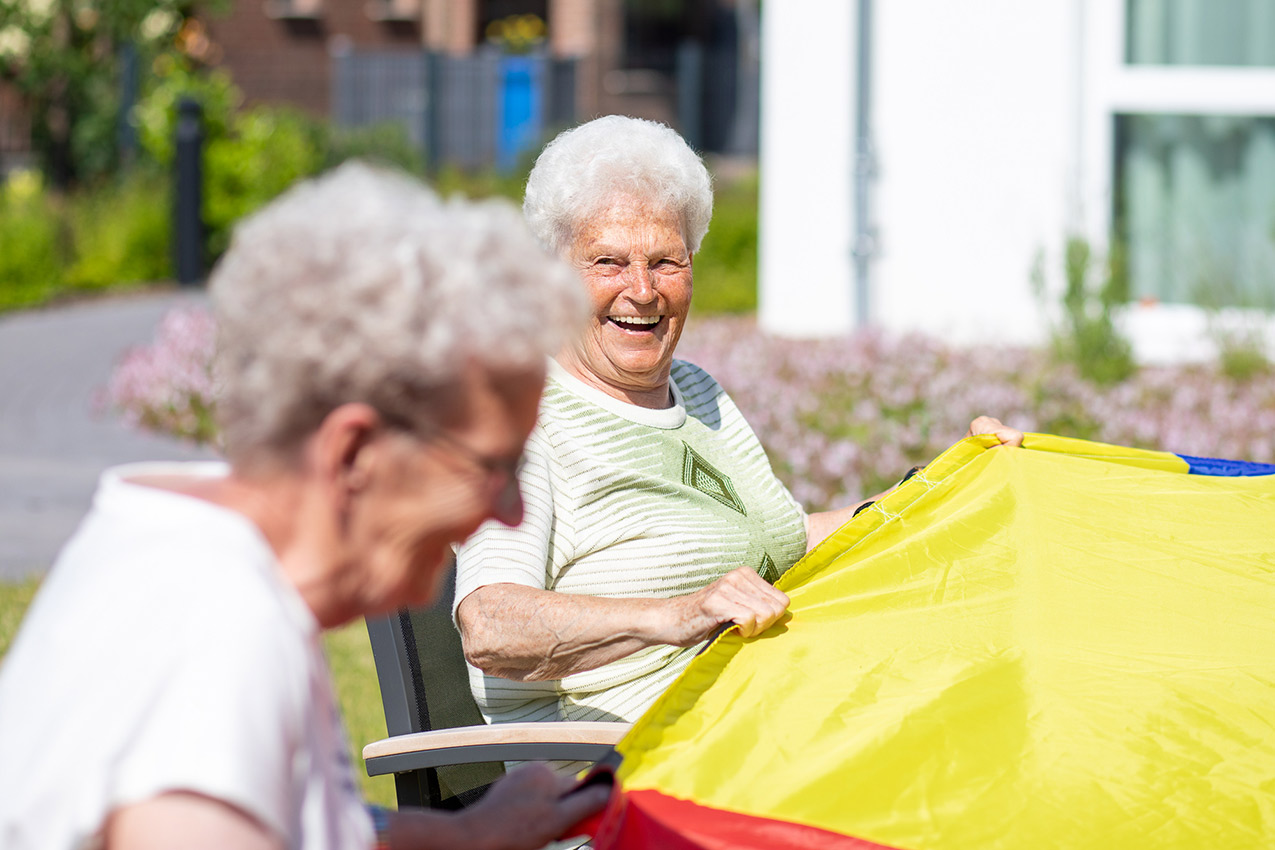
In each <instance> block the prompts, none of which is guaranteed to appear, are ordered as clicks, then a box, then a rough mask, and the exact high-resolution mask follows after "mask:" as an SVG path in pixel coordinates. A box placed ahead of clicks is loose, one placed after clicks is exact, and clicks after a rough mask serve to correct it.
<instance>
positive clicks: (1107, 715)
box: [619, 434, 1275, 850]
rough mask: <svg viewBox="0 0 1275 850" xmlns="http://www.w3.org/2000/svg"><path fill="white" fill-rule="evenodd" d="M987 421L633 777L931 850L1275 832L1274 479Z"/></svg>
mask: <svg viewBox="0 0 1275 850" xmlns="http://www.w3.org/2000/svg"><path fill="white" fill-rule="evenodd" d="M990 443H991V440H990V438H972V439H967V440H965V441H963V442H961V443H958V444H957V445H956V446H954V447H952V448H951V449H949V450H948V451H947V452H945V453H944V454H943V455H942V456H940V457H939V458H938V459H937V460H936V461H935V462H934V463H932V464H931V465H930V466H929V467H927V468H926V469H925V470H923V472H922V473H920V474H918V475H917V476H915V477H913V478H912V479H910V480H909V481H907V482H906V483H904V484H903V485H902V486H900V487H899V488H898V489H896V490H895V491H893V492H892V493H891V494H890V495H889V496H887V497H886V498H884V499H882V500H881V501H880V502H879V503H877V504H876V505H874V506H873V507H872V508H870V509H868V510H866V511H864V512H862V513H860V514H859V516H857V517H856V518H855V519H853V520H852V521H850V522H849V523H847V524H846V525H845V526H844V527H842V528H841V529H840V530H839V531H837V532H836V533H835V534H833V535H832V536H831V537H830V538H829V539H828V540H826V541H825V542H824V543H822V544H821V545H820V546H819V547H817V548H816V550H815V551H814V552H812V553H811V554H810V555H808V556H807V557H806V558H804V559H803V560H802V561H800V562H799V563H798V564H797V565H796V566H795V567H794V568H793V569H792V570H790V571H789V572H788V573H787V574H786V575H785V576H784V577H783V578H782V579H781V581H780V583H779V585H778V586H779V587H780V588H781V589H783V590H784V591H785V592H787V593H788V594H789V596H790V597H791V599H792V605H791V609H790V615H789V617H788V618H787V619H786V621H784V622H782V623H781V624H779V625H777V626H775V627H774V628H772V629H771V630H769V631H768V632H767V633H766V634H764V635H762V636H760V637H758V638H755V639H751V640H744V639H742V638H740V637H739V636H738V634H736V633H735V632H733V631H731V632H727V633H726V634H725V635H723V636H722V637H721V638H720V639H718V640H717V641H716V642H715V643H714V644H713V645H712V646H711V647H710V648H709V649H708V650H707V651H706V652H705V653H704V654H702V655H701V656H700V657H699V658H698V659H696V661H695V662H694V663H692V665H691V666H690V667H689V668H688V669H687V671H686V672H685V673H684V675H683V676H682V677H681V678H680V679H679V680H678V681H677V682H676V683H675V684H674V686H673V687H672V688H671V689H670V690H669V691H668V692H667V693H666V694H665V695H664V696H663V697H662V698H661V699H660V700H659V701H658V702H657V703H656V704H655V705H654V706H653V707H652V708H651V710H650V711H649V712H648V713H647V714H646V715H645V716H644V717H643V718H642V719H641V720H640V721H639V722H638V723H637V724H636V725H635V727H634V729H633V730H632V732H631V733H630V734H629V735H628V737H626V739H625V740H624V741H623V742H622V743H621V745H620V751H621V753H622V754H623V756H624V763H623V765H622V767H621V769H620V771H619V779H620V782H621V784H622V787H623V789H624V791H625V792H634V791H638V790H641V789H653V790H656V791H658V792H660V793H661V794H662V795H668V796H669V797H673V798H678V799H681V800H684V801H692V802H693V803H695V804H698V805H699V806H703V807H708V808H711V809H716V810H723V811H726V812H734V813H742V814H746V815H750V816H756V817H760V818H770V819H774V820H777V821H784V822H791V823H796V824H802V825H805V826H811V827H817V828H820V829H824V830H829V831H831V832H835V833H839V834H842V835H847V836H853V837H856V838H860V839H864V840H866V841H870V842H876V843H879V844H882V845H886V846H888V847H897V848H908V850H957V848H961V850H965V848H979V849H980V850H991V848H1006V850H1027V848H1033V849H1034V848H1125V847H1128V848H1150V847H1154V848H1223V847H1225V848H1229V850H1235V848H1258V847H1262V848H1270V847H1275V476H1272V475H1263V476H1257V477H1247V478H1244V477H1234V478H1226V477H1211V476H1202V475H1189V474H1185V473H1186V472H1187V464H1186V463H1185V462H1184V461H1182V460H1181V459H1179V458H1178V457H1177V456H1175V455H1170V454H1166V453H1161V452H1147V451H1139V450H1134V449H1124V448H1119V447H1114V446H1104V445H1100V444H1096V443H1088V442H1084V441H1079V440H1068V439H1064V438H1059V437H1053V436H1048V435H1038V434H1031V435H1028V438H1027V443H1026V446H1025V448H1023V449H1013V448H1003V447H996V448H992V447H991V446H990Z"/></svg>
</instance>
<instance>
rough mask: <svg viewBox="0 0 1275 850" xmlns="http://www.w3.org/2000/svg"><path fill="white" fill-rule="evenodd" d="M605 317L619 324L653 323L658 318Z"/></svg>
mask: <svg viewBox="0 0 1275 850" xmlns="http://www.w3.org/2000/svg"><path fill="white" fill-rule="evenodd" d="M607 318H608V319H610V320H611V321H613V322H618V323H619V324H621V325H654V324H655V323H657V322H658V321H659V320H660V317H659V316H607Z"/></svg>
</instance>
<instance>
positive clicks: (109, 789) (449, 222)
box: [0, 165, 605, 850]
mask: <svg viewBox="0 0 1275 850" xmlns="http://www.w3.org/2000/svg"><path fill="white" fill-rule="evenodd" d="M212 296H213V303H214V307H215V311H216V315H217V320H218V325H219V333H220V340H219V352H218V371H219V377H220V381H221V383H222V384H223V391H222V394H221V396H220V399H219V404H218V408H217V411H218V415H219V419H220V425H221V428H222V434H223V437H224V441H225V449H226V454H227V457H228V458H229V466H228V467H227V466H223V465H221V464H181V465H167V464H164V465H161V464H142V465H137V466H130V467H122V468H119V469H115V470H111V471H108V472H107V473H106V474H105V475H104V476H103V479H102V483H101V486H100V489H99V490H98V493H97V496H96V500H95V502H94V506H93V509H92V511H91V513H90V514H89V516H88V518H87V519H86V520H85V522H84V524H83V525H82V526H81V528H80V530H79V531H78V532H77V534H76V535H75V537H74V538H73V539H72V540H71V542H70V543H69V544H68V545H67V547H66V548H65V549H64V550H63V552H62V554H61V556H60V557H59V559H58V562H57V564H56V565H55V566H54V568H53V570H52V572H51V573H50V575H49V576H48V579H47V581H46V582H45V584H44V587H43V588H42V589H41V591H40V594H39V597H38V598H37V600H36V602H35V604H34V606H33V607H32V610H31V612H30V614H29V616H28V618H27V621H26V623H25V624H24V626H23V628H22V630H21V632H20V634H19V635H18V638H17V641H16V644H15V646H14V648H13V651H12V653H11V654H10V655H9V657H8V658H7V659H6V661H5V665H4V670H3V676H0V845H3V846H4V847H6V848H10V849H11V850H12V848H26V847H31V848H36V847H39V848H45V847H90V846H92V847H97V846H106V847H134V846H137V847H141V846H146V847H186V848H191V847H209V848H214V847H215V848H225V847H236V848H258V847H260V848H268V847H269V848H278V847H306V848H337V847H340V848H354V847H371V846H373V844H374V843H375V846H377V847H380V846H386V843H387V844H388V846H395V847H489V846H496V847H528V848H530V847H538V846H541V845H542V844H544V843H545V841H547V840H548V839H550V838H553V837H554V836H555V834H556V833H557V832H558V831H559V830H561V829H563V828H564V827H565V826H567V825H569V824H570V823H573V822H575V821H576V820H578V819H579V818H580V817H581V816H583V815H584V814H587V813H588V812H589V811H590V810H592V809H594V808H596V807H597V806H598V805H599V804H600V803H601V802H602V801H601V799H599V793H601V794H603V795H604V794H605V792H593V793H590V792H582V793H581V794H578V795H572V796H570V797H567V798H566V799H561V795H562V794H563V791H564V787H563V784H564V783H563V781H562V780H561V779H559V778H558V777H556V776H555V775H554V774H552V773H551V772H549V771H548V770H547V769H545V768H543V767H537V768H532V769H530V770H525V771H520V772H515V773H513V774H511V775H510V777H509V778H508V779H506V780H504V781H503V782H501V783H499V784H497V785H496V786H494V788H493V790H492V791H491V792H490V794H489V795H488V796H487V797H486V798H484V799H483V800H482V801H481V802H480V803H479V804H477V805H476V806H475V807H473V808H471V809H470V810H468V811H467V812H465V813H462V814H458V815H438V814H429V813H421V812H417V813H387V812H383V811H373V812H369V811H368V810H367V809H365V808H364V806H363V805H362V803H361V801H360V800H359V799H358V794H357V791H356V786H355V782H354V777H353V775H352V772H351V765H350V761H349V758H348V755H347V751H346V741H345V737H344V733H343V731H342V729H341V724H340V721H339V718H338V712H337V708H336V703H335V701H334V699H333V693H332V685H331V682H330V679H329V673H328V669H327V664H326V662H325V660H324V656H323V649H322V644H321V642H320V640H319V637H320V636H319V632H320V630H322V629H326V628H332V627H335V626H340V625H341V624H343V623H347V622H349V621H350V620H352V619H354V618H356V617H360V616H362V615H365V614H372V613H377V612H384V611H388V610H391V609H394V608H397V607H400V606H404V605H417V604H423V603H426V602H428V601H429V600H430V599H431V598H432V597H433V596H434V595H435V593H436V588H437V585H438V581H439V576H440V573H441V571H442V570H443V569H444V563H445V562H446V559H447V558H448V556H449V555H450V547H451V545H452V544H453V543H455V542H457V541H460V540H463V539H464V538H465V537H466V536H467V535H468V534H470V533H471V532H472V531H474V529H476V528H477V527H478V525H479V524H480V523H482V522H483V521H484V520H488V519H494V520H496V521H499V522H503V523H517V522H518V521H519V520H520V519H521V517H522V503H521V501H520V497H519V492H518V485H517V481H516V479H515V470H516V465H517V463H518V459H519V457H520V456H521V454H522V449H523V443H524V441H525V439H526V437H527V434H528V433H529V432H530V431H531V428H532V426H533V424H534V422H535V418H536V407H537V403H538V401H539V398H540V394H541V389H542V386H543V380H544V360H545V356H546V354H547V353H548V352H550V351H553V350H556V349H557V348H558V347H559V346H560V345H561V343H562V341H563V340H564V334H565V333H570V332H573V330H574V327H575V320H577V319H578V318H579V314H578V310H579V309H580V308H581V307H582V304H581V298H580V293H579V282H578V281H577V280H576V279H575V277H574V275H572V273H571V272H570V270H569V269H567V268H565V267H564V266H562V265H561V264H560V263H558V262H557V261H556V260H554V259H553V258H551V257H549V256H548V255H546V254H544V253H543V252H542V250H541V249H540V248H539V247H538V246H537V245H536V244H535V242H534V241H533V240H532V238H531V237H530V235H528V234H527V233H526V230H525V227H524V226H523V224H522V222H521V221H519V220H518V216H517V213H516V212H515V211H514V210H512V209H509V208H502V207H499V206H478V205H469V204H457V203H453V204H449V205H443V204H440V203H439V202H438V201H437V200H436V199H435V198H434V197H433V196H432V195H431V194H429V193H428V192H427V191H426V190H425V189H424V188H423V187H421V186H419V185H417V184H415V183H413V182H410V181H408V180H407V179H406V178H402V177H397V176H393V175H390V174H386V173H382V172H377V171H374V170H371V169H368V168H366V167H364V166H357V165H354V166H346V167H344V168H342V169H341V170H339V171H338V172H337V173H335V174H333V175H331V176H329V177H326V178H324V179H322V180H319V181H316V182H314V183H310V184H306V185H302V186H300V187H299V188H296V189H294V190H292V191H291V192H289V193H288V194H287V195H286V196H285V197H283V198H282V199H281V200H279V201H277V202H276V203H274V204H272V205H271V206H270V207H269V208H267V209H266V210H265V211H263V212H261V213H260V214H258V215H256V216H254V217H253V218H252V219H250V220H249V221H248V222H247V223H245V224H244V225H242V226H241V227H240V228H239V229H238V230H237V232H236V235H235V240H234V243H233V245H232V246H231V248H230V250H229V252H228V253H227V254H226V256H225V258H224V259H223V260H222V262H221V264H220V266H219V267H218V268H217V270H216V271H215V273H214V275H213V280H212ZM380 842H386V843H380Z"/></svg>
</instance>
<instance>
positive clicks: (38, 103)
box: [0, 0, 190, 188]
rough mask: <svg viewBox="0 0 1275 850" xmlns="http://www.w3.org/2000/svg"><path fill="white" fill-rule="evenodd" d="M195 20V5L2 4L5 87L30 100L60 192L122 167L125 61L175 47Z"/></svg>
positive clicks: (130, 0) (96, 0) (152, 0)
mask: <svg viewBox="0 0 1275 850" xmlns="http://www.w3.org/2000/svg"><path fill="white" fill-rule="evenodd" d="M189 12H190V2H189V0H0V79H5V80H8V81H9V82H11V83H12V84H14V85H16V86H17V88H18V90H19V91H20V92H22V94H23V95H24V96H25V98H26V102H27V105H28V107H29V108H30V110H31V118H32V143H33V145H34V147H35V150H36V152H37V154H38V155H39V157H40V164H41V167H42V168H43V169H44V171H45V173H46V174H47V175H48V177H49V179H50V181H51V182H52V184H53V185H54V186H57V187H59V188H66V187H68V186H70V185H72V184H74V183H75V182H76V181H77V180H80V179H83V178H87V177H91V176H93V175H94V174H97V173H103V172H105V171H107V170H109V169H110V168H111V167H112V166H113V165H114V164H115V161H116V157H117V155H118V151H117V144H116V137H117V127H118V121H119V111H120V73H121V64H122V57H124V56H126V55H128V54H129V53H130V51H136V52H135V53H133V55H134V56H141V57H142V58H143V59H144V58H145V57H146V56H148V55H151V53H152V52H153V51H154V50H156V49H157V48H159V47H161V46H163V45H165V44H169V43H171V42H172V40H173V38H174V36H175V35H176V34H177V33H178V32H179V30H180V29H181V27H182V25H183V23H184V21H185V20H186V18H187V15H188V13H189Z"/></svg>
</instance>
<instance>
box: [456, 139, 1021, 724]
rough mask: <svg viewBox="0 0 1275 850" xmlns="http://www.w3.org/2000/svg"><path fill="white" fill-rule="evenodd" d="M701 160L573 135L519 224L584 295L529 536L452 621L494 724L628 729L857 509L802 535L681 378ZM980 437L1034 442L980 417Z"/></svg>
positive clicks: (761, 474) (464, 554) (480, 549)
mask: <svg viewBox="0 0 1275 850" xmlns="http://www.w3.org/2000/svg"><path fill="white" fill-rule="evenodd" d="M712 204H713V195H712V186H711V180H710V177H709V174H708V172H707V170H706V169H705V168H704V165H703V163H702V162H701V161H700V159H699V157H698V156H696V155H695V153H694V152H693V151H692V150H691V149H690V148H689V147H688V146H687V145H686V143H685V142H684V141H683V140H682V138H681V137H680V136H678V135H677V133H675V132H674V131H673V130H671V129H669V128H668V127H665V126H663V125H660V124H656V123H653V122H649V121H642V120H638V119H633V118H624V117H620V116H608V117H605V118H600V119H597V120H595V121H592V122H590V123H587V124H584V125H582V126H580V127H577V128H575V129H573V130H569V131H567V132H565V133H563V134H562V135H560V136H558V137H557V138H556V139H555V140H554V141H553V142H551V143H550V144H549V145H548V146H547V147H546V148H545V150H544V151H543V153H541V155H540V157H539V159H538V160H537V161H536V165H535V168H534V169H533V170H532V172H531V175H530V177H529V179H528V181H527V189H526V197H525V201H524V204H523V212H524V215H525V217H526V219H527V221H528V223H529V224H530V226H531V229H532V232H533V233H534V234H535V235H536V236H537V238H538V239H539V240H540V242H541V243H542V244H543V245H545V246H546V247H548V248H550V249H551V250H552V251H554V252H555V253H557V254H558V255H559V256H561V257H562V258H564V259H565V260H566V261H567V262H568V263H570V264H571V265H572V266H573V267H574V268H575V269H576V270H577V272H578V273H579V274H580V276H581V278H582V279H583V282H584V288H585V291H586V293H587V294H588V299H589V304H590V316H589V318H588V322H587V326H586V328H585V331H584V333H583V335H582V336H580V337H579V338H577V339H576V340H574V341H573V342H572V343H571V344H570V345H568V346H566V347H564V348H563V350H562V351H560V352H559V353H558V355H557V357H556V359H555V361H554V362H552V363H551V364H550V375H549V382H548V385H547V388H546V390H545V395H544V399H543V401H542V403H541V410H540V416H539V421H538V422H537V424H536V428H535V430H534V431H533V433H532V435H531V439H530V440H529V441H528V444H527V455H526V457H527V463H526V468H525V471H524V473H523V497H524V503H525V506H526V509H525V519H524V522H523V524H522V525H521V526H519V527H517V528H504V527H499V526H495V525H490V524H489V525H487V526H484V527H483V528H482V529H480V531H479V532H478V534H476V535H475V536H474V537H473V538H471V540H470V542H469V543H467V544H466V545H465V546H464V547H463V548H462V549H461V550H460V553H459V561H458V563H459V571H458V575H457V587H456V601H455V605H456V608H455V614H456V620H457V625H458V626H459V628H460V631H461V636H462V639H463V643H464V647H465V654H466V657H467V658H468V660H469V661H470V663H471V665H472V669H471V676H470V681H471V686H472V689H473V691H474V695H475V698H476V700H477V702H478V704H479V707H480V708H481V709H482V711H483V713H484V715H485V716H486V717H487V718H488V719H489V720H491V721H517V720H553V719H561V720H632V719H634V718H636V717H637V716H638V715H640V714H641V713H642V712H643V711H644V710H645V709H646V707H647V706H649V705H650V703H651V702H652V701H653V700H654V699H655V697H656V696H658V695H659V694H660V693H661V692H662V691H663V690H664V689H665V688H666V687H667V686H668V685H669V683H670V682H671V681H672V680H673V678H674V677H675V676H676V675H677V674H678V673H679V672H680V671H681V670H682V669H683V667H685V665H686V663H687V662H688V661H689V660H690V658H691V657H692V656H693V655H694V653H695V651H696V648H697V647H698V646H699V645H701V644H702V642H703V641H704V640H705V639H706V638H708V637H709V636H710V635H712V633H713V632H714V631H715V630H716V629H718V628H719V627H720V626H721V625H723V624H729V623H734V624H737V625H738V626H739V628H740V631H741V632H742V634H744V635H745V636H751V635H756V634H760V633H761V632H763V631H765V630H766V629H767V628H769V627H770V626H771V625H772V624H774V623H775V622H777V621H778V620H779V619H780V617H782V616H783V614H784V612H785V610H786V607H787V604H788V599H787V597H786V596H785V595H784V594H783V593H781V592H780V591H778V590H776V589H775V588H774V587H772V586H771V584H772V582H774V580H775V579H777V578H778V577H779V576H780V575H781V574H782V573H783V572H784V571H785V570H787V569H788V568H789V567H790V566H792V564H793V563H795V562H796V561H797V559H798V558H800V557H801V556H802V555H803V554H804V553H805V552H806V551H808V550H809V549H810V548H812V547H813V545H814V544H816V543H818V542H819V541H820V540H822V539H823V538H824V537H826V536H827V535H828V534H829V533H831V532H832V531H833V530H835V529H836V528H837V527H838V526H840V525H841V524H842V523H843V522H845V521H846V520H848V519H849V518H850V516H851V515H852V513H853V511H854V509H855V507H857V505H851V506H848V507H846V508H843V509H840V510H835V511H830V512H826V513H817V514H811V515H806V514H805V512H804V511H803V510H802V508H801V507H800V506H799V505H798V504H797V502H796V501H795V500H794V499H793V498H792V496H791V495H790V494H789V493H788V490H787V489H786V488H785V487H784V486H783V484H781V483H780V481H779V480H778V479H777V478H776V477H775V475H774V473H773V472H772V471H771V467H770V463H769V462H768V460H767V458H766V454H765V452H764V451H763V450H762V447H761V445H760V444H759V443H758V441H757V438H756V437H755V436H754V434H753V432H752V430H751V429H750V428H749V427H748V423H747V422H745V421H744V418H743V417H742V416H741V415H740V412H739V410H738V409H737V408H736V407H735V405H734V403H732V401H731V399H730V397H729V396H728V395H727V394H726V393H725V392H724V391H723V390H722V388H721V387H720V386H719V385H718V384H717V383H716V382H715V381H714V380H713V379H712V377H710V376H709V375H708V374H707V373H705V372H704V371H703V370H702V369H699V368H698V367H696V366H694V365H692V364H690V363H687V362H684V361H681V360H676V359H674V352H675V350H676V348H677V343H678V339H679V338H680V337H681V334H682V330H683V325H684V323H685V321H686V317H687V313H688V311H689V310H690V306H691V289H692V261H693V257H694V255H695V252H696V251H698V250H699V247H700V242H701V241H702V240H703V238H704V236H705V234H706V233H707V231H708V224H709V219H710V217H711V216H712ZM970 431H971V433H994V434H996V435H997V436H998V437H999V438H1000V439H1001V441H1002V442H1005V443H1011V444H1020V443H1021V441H1022V434H1021V433H1019V432H1017V431H1015V430H1013V429H1010V428H1006V427H1005V426H1003V425H1002V424H1001V423H1000V422H999V421H997V420H995V419H991V418H988V417H979V418H978V419H976V420H975V421H974V423H973V424H972V425H971V428H970Z"/></svg>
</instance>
